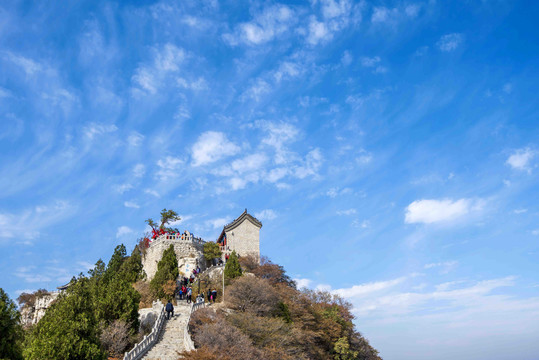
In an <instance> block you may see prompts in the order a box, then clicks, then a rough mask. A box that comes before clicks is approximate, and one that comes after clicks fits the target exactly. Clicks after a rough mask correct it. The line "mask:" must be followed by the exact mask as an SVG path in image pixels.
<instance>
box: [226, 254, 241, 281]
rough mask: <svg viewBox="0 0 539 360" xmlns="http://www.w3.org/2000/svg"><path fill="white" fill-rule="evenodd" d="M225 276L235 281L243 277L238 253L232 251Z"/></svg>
mask: <svg viewBox="0 0 539 360" xmlns="http://www.w3.org/2000/svg"><path fill="white" fill-rule="evenodd" d="M225 276H226V277H227V278H228V279H234V278H237V277H238V276H241V266H240V262H239V261H238V255H237V254H236V251H232V254H230V257H229V258H228V260H227V262H226V265H225Z"/></svg>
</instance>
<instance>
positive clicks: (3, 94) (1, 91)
mask: <svg viewBox="0 0 539 360" xmlns="http://www.w3.org/2000/svg"><path fill="white" fill-rule="evenodd" d="M11 96H12V95H11V92H10V91H9V90H7V89H5V88H3V87H1V86H0V99H1V98H7V97H11Z"/></svg>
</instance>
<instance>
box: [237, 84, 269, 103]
mask: <svg viewBox="0 0 539 360" xmlns="http://www.w3.org/2000/svg"><path fill="white" fill-rule="evenodd" d="M270 91H271V86H270V84H268V83H267V82H266V81H265V80H263V79H260V78H259V79H257V80H256V81H255V82H254V83H253V85H251V86H250V87H249V88H248V89H247V90H246V91H245V92H244V93H243V94H242V95H241V100H242V101H246V100H248V99H252V100H254V101H260V99H261V98H262V95H265V94H267V93H269V92H270Z"/></svg>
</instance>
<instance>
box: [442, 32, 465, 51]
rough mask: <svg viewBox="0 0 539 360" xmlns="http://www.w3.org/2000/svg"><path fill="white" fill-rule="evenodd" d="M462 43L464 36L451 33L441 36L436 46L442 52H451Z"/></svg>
mask: <svg viewBox="0 0 539 360" xmlns="http://www.w3.org/2000/svg"><path fill="white" fill-rule="evenodd" d="M463 41H464V36H463V35H462V34H459V33H452V34H447V35H444V36H442V37H441V38H440V40H438V42H437V43H436V45H437V46H438V48H439V49H440V50H442V51H444V52H451V51H454V50H456V49H457V48H458V47H459V46H460V45H461V44H462V42H463Z"/></svg>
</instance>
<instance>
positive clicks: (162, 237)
mask: <svg viewBox="0 0 539 360" xmlns="http://www.w3.org/2000/svg"><path fill="white" fill-rule="evenodd" d="M165 239H166V240H176V241H190V242H192V243H194V244H198V245H203V244H204V243H205V242H206V241H204V240H203V239H202V238H197V237H195V236H192V237H185V236H183V234H180V233H175V234H162V235H159V236H158V237H156V238H155V239H153V241H152V242H151V243H150V246H152V245H155V244H156V243H159V242H161V241H162V240H165Z"/></svg>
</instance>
